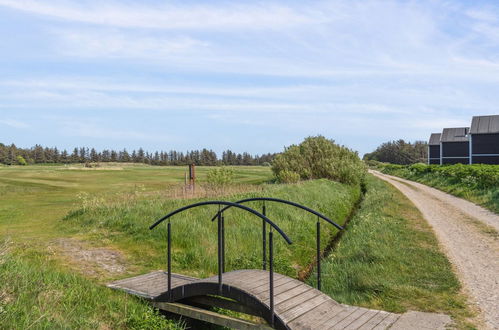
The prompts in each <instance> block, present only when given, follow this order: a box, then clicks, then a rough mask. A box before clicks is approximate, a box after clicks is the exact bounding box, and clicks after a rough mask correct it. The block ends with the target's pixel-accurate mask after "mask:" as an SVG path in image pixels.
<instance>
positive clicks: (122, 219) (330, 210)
mask: <svg viewBox="0 0 499 330" xmlns="http://www.w3.org/2000/svg"><path fill="white" fill-rule="evenodd" d="M259 196H272V197H276V198H283V199H288V200H291V201H294V202H297V203H301V204H304V205H306V206H309V207H311V208H313V209H316V210H318V211H319V212H321V213H324V214H325V215H326V216H329V217H331V218H332V219H333V220H335V221H337V222H338V223H340V224H341V223H343V222H344V221H345V219H346V217H347V215H348V214H349V213H350V211H351V209H352V208H353V206H354V205H355V203H356V201H357V200H358V198H359V197H360V189H359V188H358V187H352V186H348V185H343V184H339V183H336V182H332V181H328V180H314V181H306V182H302V183H299V184H293V185H264V186H263V188H262V190H261V191H258V192H248V193H242V194H235V195H231V196H227V197H225V198H224V199H229V200H233V201H236V200H238V199H243V198H249V197H259ZM204 200H206V199H204V198H203V199H192V200H189V201H186V200H182V199H163V198H150V196H148V198H147V199H138V200H135V201H133V202H130V201H128V200H125V201H121V202H120V201H118V202H116V203H114V204H106V203H103V204H98V203H96V204H95V205H94V206H93V207H89V208H82V207H80V208H78V209H76V210H74V211H72V212H70V213H69V214H68V215H67V216H66V217H65V218H64V220H63V222H62V223H61V225H63V226H64V227H65V229H64V230H66V231H67V232H68V233H69V234H71V235H76V236H78V235H80V236H81V235H83V236H84V237H86V239H87V240H90V241H103V240H108V241H110V242H111V244H113V245H116V246H118V247H119V249H120V250H122V251H126V252H127V255H128V258H129V262H130V263H131V264H134V265H135V267H136V268H135V271H136V272H144V271H148V270H153V269H162V268H164V267H165V253H166V224H164V225H162V226H159V227H157V228H156V229H154V230H152V231H150V230H149V229H148V227H149V226H150V225H151V224H152V223H153V222H154V221H155V220H156V219H159V218H161V217H162V216H163V215H165V214H167V213H168V212H170V211H173V210H175V209H177V208H180V207H182V206H185V205H187V204H190V203H195V202H198V201H204ZM246 205H248V206H250V207H253V208H255V209H257V210H260V209H261V205H262V202H254V203H252V204H250V203H248V204H246ZM217 210H218V207H216V206H211V207H203V208H195V209H192V210H189V211H187V212H184V213H180V214H178V215H176V216H174V217H173V218H172V219H171V224H172V244H173V245H172V250H173V253H172V271H174V272H178V273H182V274H188V275H191V276H199V277H206V276H211V275H214V274H216V273H217V243H216V242H217V222H216V221H215V222H211V221H210V219H211V218H212V217H213V216H214V215H215V214H216V212H217ZM224 214H225V233H226V238H225V244H226V259H225V260H226V270H227V271H230V270H233V269H245V268H257V269H258V268H261V266H262V261H261V260H262V246H261V245H262V243H261V242H262V237H261V226H262V222H261V220H260V219H259V218H257V217H255V216H254V215H251V214H248V213H247V212H244V211H242V210H238V209H235V208H232V209H229V210H227V211H226V212H225V213H224ZM267 216H268V217H269V218H270V219H271V220H273V221H274V222H275V223H276V224H277V225H278V226H279V227H281V228H282V229H283V231H284V232H286V233H287V234H288V235H289V236H290V238H291V240H293V244H292V245H290V246H288V245H287V244H286V243H285V241H284V239H282V238H280V237H278V236H279V235H278V234H277V233H275V235H276V238H275V240H274V241H275V253H274V255H275V267H276V268H275V269H276V271H278V272H280V273H283V274H287V275H290V276H294V277H296V276H297V274H298V273H299V272H300V271H301V270H302V269H303V268H305V267H306V266H308V264H309V263H311V262H312V260H313V257H314V255H315V222H316V217H315V216H313V215H311V214H308V213H307V212H304V211H302V210H299V209H295V208H293V207H290V206H286V205H281V204H276V203H269V202H267ZM323 228H324V229H323V237H324V238H323V240H322V243H323V248H324V247H325V246H326V245H327V243H328V242H329V240H330V239H332V237H334V235H336V233H337V230H336V229H335V228H334V227H333V226H330V225H328V226H325V225H324V226H323Z"/></svg>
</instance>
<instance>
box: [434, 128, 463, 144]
mask: <svg viewBox="0 0 499 330" xmlns="http://www.w3.org/2000/svg"><path fill="white" fill-rule="evenodd" d="M469 130H470V129H469V127H453V128H444V130H443V131H442V136H441V138H440V141H441V142H468V137H467V136H466V135H467V134H468V132H469Z"/></svg>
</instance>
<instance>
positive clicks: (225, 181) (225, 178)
mask: <svg viewBox="0 0 499 330" xmlns="http://www.w3.org/2000/svg"><path fill="white" fill-rule="evenodd" d="M206 181H207V182H208V184H209V185H210V186H213V187H217V188H221V187H225V186H227V185H229V184H231V183H233V182H234V170H233V169H231V168H228V167H223V166H222V167H218V168H214V169H211V170H209V171H208V174H207V178H206Z"/></svg>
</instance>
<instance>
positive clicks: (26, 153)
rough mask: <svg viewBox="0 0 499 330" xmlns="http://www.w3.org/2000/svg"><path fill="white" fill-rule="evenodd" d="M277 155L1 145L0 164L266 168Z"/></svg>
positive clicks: (209, 151)
mask: <svg viewBox="0 0 499 330" xmlns="http://www.w3.org/2000/svg"><path fill="white" fill-rule="evenodd" d="M274 156H275V154H271V153H268V154H263V155H251V154H249V153H247V152H243V153H235V152H233V151H231V150H226V151H224V152H223V153H222V157H221V158H218V156H217V154H216V153H215V152H214V151H213V150H211V149H210V150H208V149H201V150H192V151H187V152H179V151H176V150H171V151H168V152H166V151H156V152H148V151H144V149H142V148H139V149H138V150H132V151H131V152H129V151H127V150H126V149H123V150H108V149H105V150H102V151H97V150H96V149H95V148H91V149H89V148H87V147H80V148H74V149H73V150H72V151H71V152H68V151H67V150H59V149H57V147H53V148H48V147H42V146H41V145H35V146H34V147H31V148H18V147H16V146H15V145H14V144H11V145H5V144H3V143H0V164H6V165H27V164H46V163H52V164H69V163H100V162H102V163H106V162H116V163H143V164H149V165H163V166H165V165H187V164H196V165H206V166H215V165H266V163H270V162H271V161H272V159H273V158H274Z"/></svg>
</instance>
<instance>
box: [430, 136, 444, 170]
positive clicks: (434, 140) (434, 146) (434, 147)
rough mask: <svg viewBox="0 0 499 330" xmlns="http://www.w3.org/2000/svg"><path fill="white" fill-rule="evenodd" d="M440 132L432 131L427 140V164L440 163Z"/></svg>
mask: <svg viewBox="0 0 499 330" xmlns="http://www.w3.org/2000/svg"><path fill="white" fill-rule="evenodd" d="M441 136H442V134H441V133H432V134H431V136H430V141H429V142H428V164H430V165H431V164H440V137H441Z"/></svg>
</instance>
